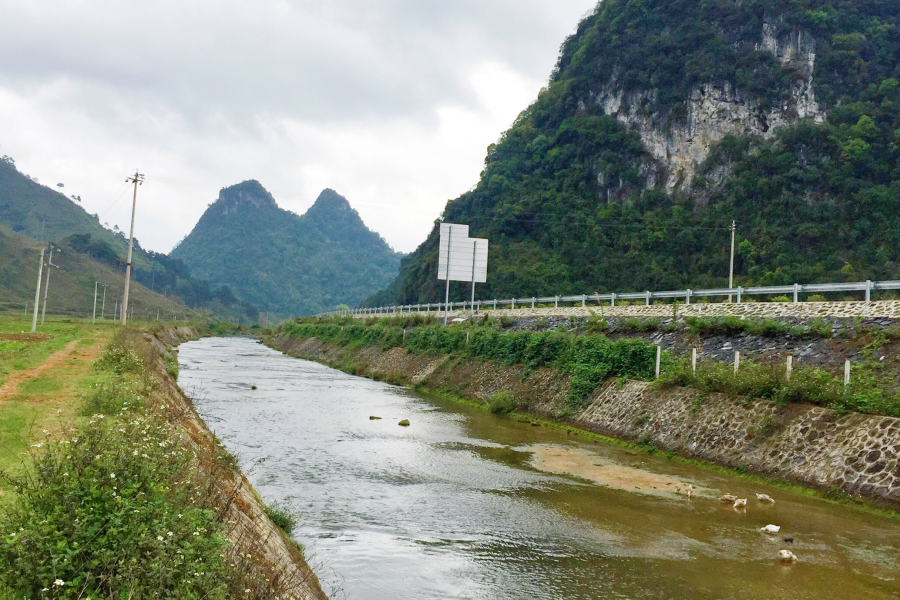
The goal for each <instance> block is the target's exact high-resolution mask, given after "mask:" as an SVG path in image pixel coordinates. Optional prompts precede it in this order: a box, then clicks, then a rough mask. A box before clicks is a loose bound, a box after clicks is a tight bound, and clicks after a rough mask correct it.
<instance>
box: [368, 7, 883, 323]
mask: <svg viewBox="0 0 900 600" xmlns="http://www.w3.org/2000/svg"><path fill="white" fill-rule="evenodd" d="M898 80H900V0H853V1H850V0H834V1H828V2H826V1H821V0H790V1H784V0H781V1H778V0H742V1H737V0H604V1H603V2H601V3H600V4H599V5H598V8H597V9H596V11H595V12H594V13H593V14H591V15H589V16H588V17H587V18H585V19H584V20H583V21H582V22H581V23H580V24H579V25H578V29H577V31H576V33H575V34H574V35H572V36H571V37H570V38H569V39H567V40H566V41H565V42H564V44H563V45H562V48H561V52H560V58H559V62H558V65H557V67H556V69H555V70H554V72H553V73H552V75H551V77H550V81H549V83H548V85H547V87H546V88H545V89H543V90H542V91H541V93H540V94H539V96H538V98H537V100H536V101H535V102H534V103H533V104H532V105H531V106H530V107H528V108H527V109H526V110H525V111H523V112H522V113H521V114H520V116H519V117H518V119H517V120H516V121H515V123H513V125H512V126H511V127H510V129H509V130H508V131H507V132H506V133H505V134H504V135H503V136H502V138H501V139H500V140H499V141H498V142H497V143H496V144H494V145H491V146H490V147H489V148H488V151H487V157H486V159H485V167H484V170H483V172H482V174H481V178H480V180H479V181H478V183H477V186H476V187H475V188H474V189H473V191H471V192H468V193H466V194H464V195H462V196H460V197H459V198H457V199H455V200H452V201H450V202H449V203H448V204H447V207H446V209H445V211H444V214H443V218H444V219H445V220H447V221H450V222H459V223H468V224H470V225H471V229H470V232H471V235H472V236H478V237H488V238H490V239H491V254H490V266H489V275H488V283H487V284H485V285H483V286H480V289H479V292H478V295H479V297H481V298H491V297H509V296H531V295H534V294H538V295H540V294H567V293H579V294H580V293H590V292H595V291H597V292H607V291H635V290H637V291H640V290H646V289H675V288H685V287H693V288H700V287H706V286H721V285H724V284H726V283H727V275H728V243H729V236H730V233H729V231H728V226H729V225H730V224H731V220H732V219H734V220H736V221H737V228H738V229H737V236H738V237H737V239H738V242H739V250H738V256H737V265H736V273H737V282H736V284H741V285H745V286H746V285H751V284H753V285H767V284H779V283H793V282H795V281H797V282H816V281H837V280H860V279H866V278H871V279H900V262H898V248H900V84H898ZM437 239H438V236H437V230H436V229H435V230H433V231H432V233H431V235H430V236H429V237H428V239H427V240H426V241H425V242H424V243H423V244H422V245H421V246H420V247H419V248H418V249H417V250H416V251H415V252H414V253H413V254H411V255H409V256H408V257H406V258H405V259H404V260H403V262H402V265H401V272H400V276H399V277H398V278H397V280H395V281H394V282H393V283H392V284H391V286H389V287H388V288H387V289H386V290H384V291H382V292H380V293H379V294H376V295H375V296H373V297H371V298H370V299H368V300H367V304H369V305H376V304H382V303H394V302H403V303H415V302H423V301H436V300H439V299H443V286H442V285H441V284H440V283H439V282H438V281H437V278H436V275H437V274H436V265H437ZM457 286H458V287H457ZM465 287H466V286H464V285H463V284H454V287H453V296H454V297H455V298H456V299H462V298H463V297H464V296H465V295H466V293H467V292H466V291H465Z"/></svg>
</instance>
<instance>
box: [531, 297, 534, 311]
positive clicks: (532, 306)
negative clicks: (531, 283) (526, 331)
mask: <svg viewBox="0 0 900 600" xmlns="http://www.w3.org/2000/svg"><path fill="white" fill-rule="evenodd" d="M531 308H534V296H532V297H531Z"/></svg>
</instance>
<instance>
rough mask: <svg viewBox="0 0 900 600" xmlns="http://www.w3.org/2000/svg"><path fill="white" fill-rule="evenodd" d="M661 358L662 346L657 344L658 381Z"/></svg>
mask: <svg viewBox="0 0 900 600" xmlns="http://www.w3.org/2000/svg"><path fill="white" fill-rule="evenodd" d="M661 358H662V346H661V345H659V344H657V346H656V378H657V379H659V362H660V359H661Z"/></svg>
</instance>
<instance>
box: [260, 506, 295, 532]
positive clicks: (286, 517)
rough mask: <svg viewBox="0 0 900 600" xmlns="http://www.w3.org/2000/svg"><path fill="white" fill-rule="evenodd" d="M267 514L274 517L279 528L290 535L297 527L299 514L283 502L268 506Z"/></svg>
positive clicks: (274, 521)
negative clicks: (282, 503)
mask: <svg viewBox="0 0 900 600" xmlns="http://www.w3.org/2000/svg"><path fill="white" fill-rule="evenodd" d="M266 515H267V516H268V517H269V518H270V519H272V522H273V523H275V524H276V525H277V526H278V528H279V529H281V530H282V531H283V532H285V533H286V534H288V535H290V534H291V532H293V531H294V528H296V527H297V516H296V515H295V514H294V513H293V512H292V511H291V510H290V509H288V508H287V507H285V506H283V505H281V504H277V503H276V504H272V505H267V506H266Z"/></svg>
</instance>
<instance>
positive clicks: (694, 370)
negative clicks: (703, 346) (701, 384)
mask: <svg viewBox="0 0 900 600" xmlns="http://www.w3.org/2000/svg"><path fill="white" fill-rule="evenodd" d="M691 373H692V374H693V375H696V374H697V349H696V348H691Z"/></svg>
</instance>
